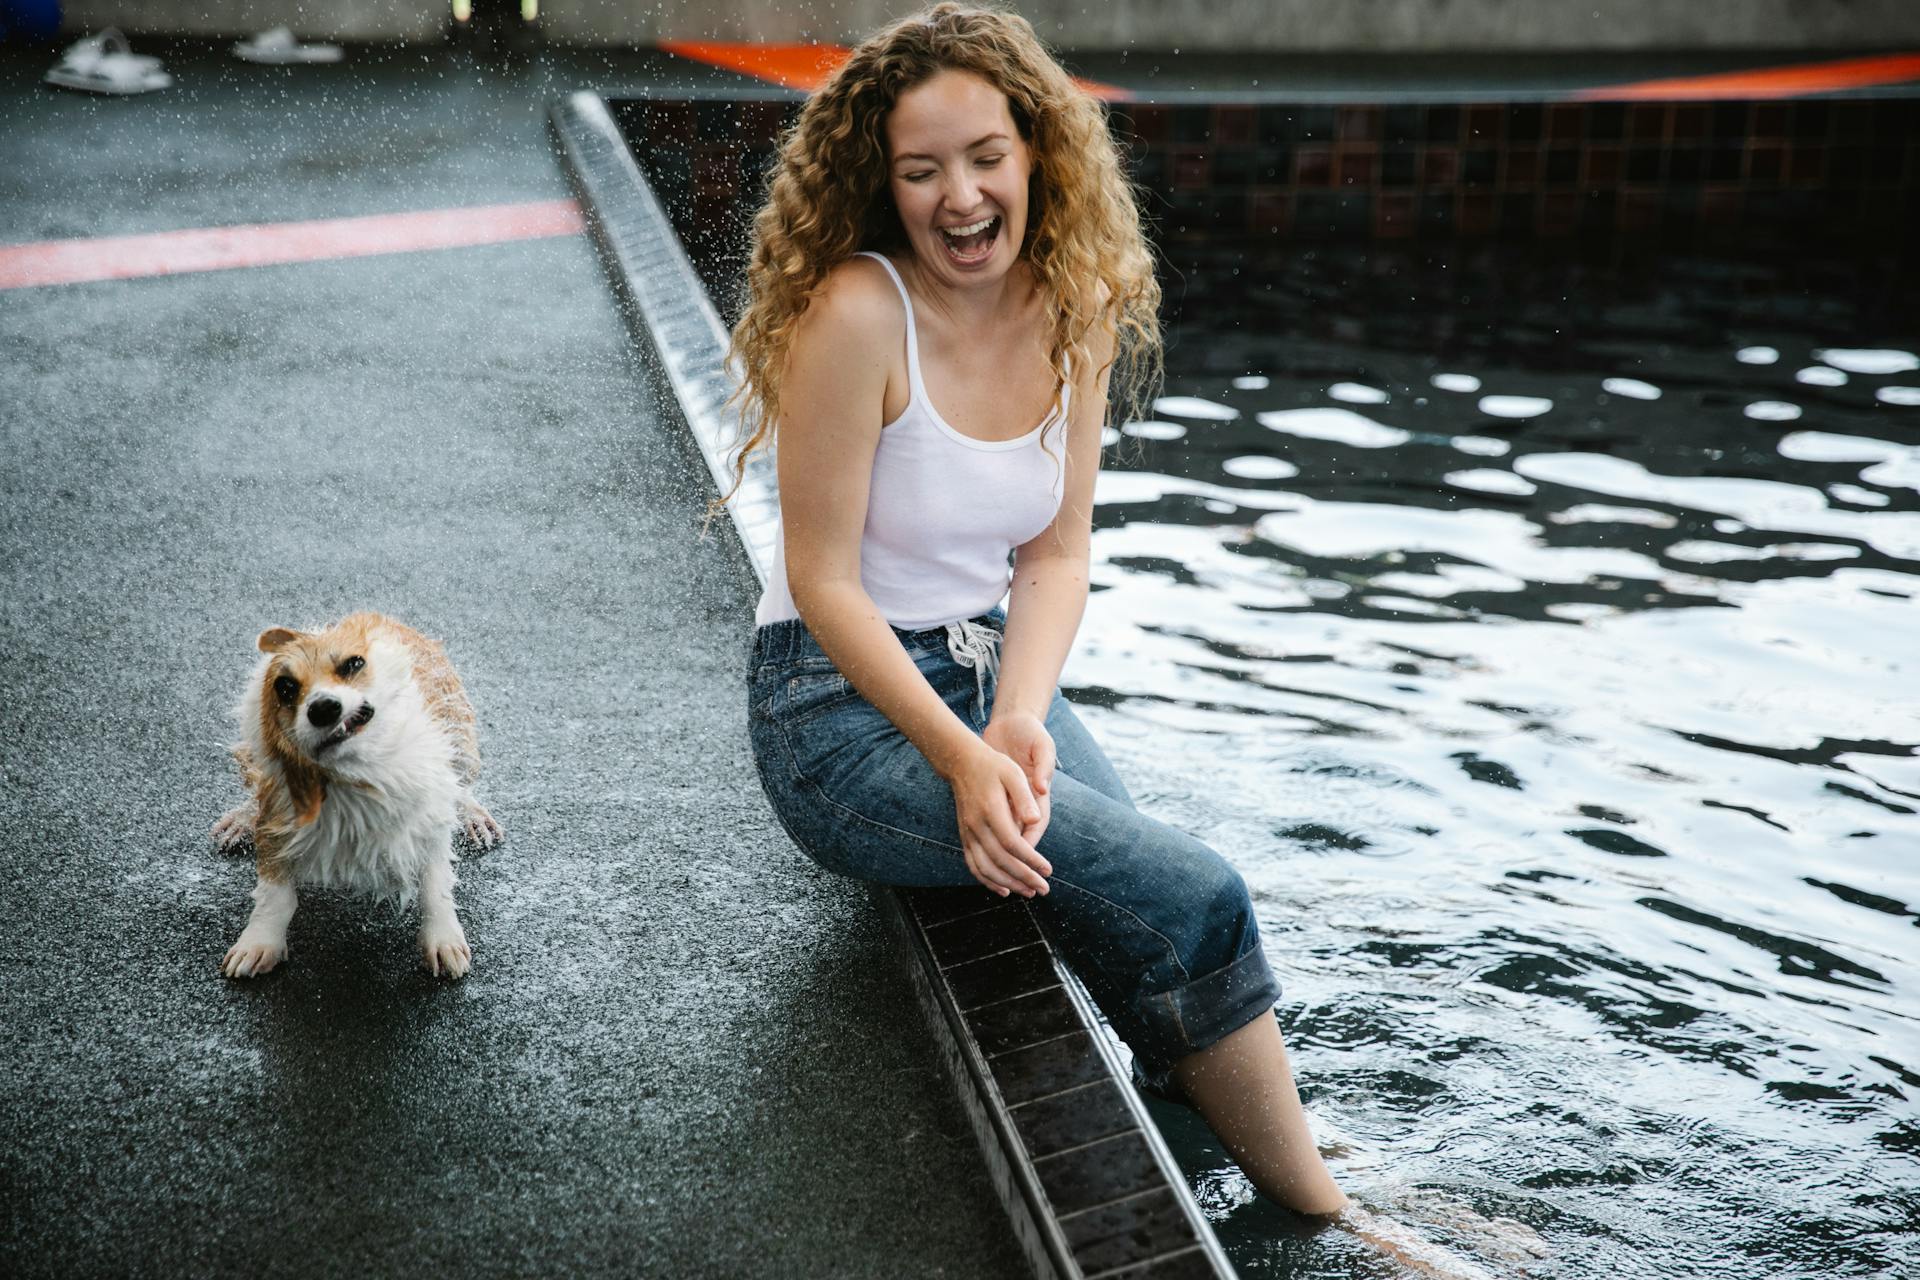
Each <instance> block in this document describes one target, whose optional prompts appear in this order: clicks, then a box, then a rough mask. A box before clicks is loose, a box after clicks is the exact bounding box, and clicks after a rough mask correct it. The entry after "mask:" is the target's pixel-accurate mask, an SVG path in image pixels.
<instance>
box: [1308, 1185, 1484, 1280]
mask: <svg viewBox="0 0 1920 1280" xmlns="http://www.w3.org/2000/svg"><path fill="white" fill-rule="evenodd" d="M1333 1225H1335V1226H1337V1227H1344V1228H1346V1229H1347V1230H1348V1231H1351V1232H1353V1234H1354V1235H1355V1236H1357V1237H1358V1238H1359V1239H1360V1240H1361V1241H1362V1242H1363V1243H1364V1244H1366V1245H1368V1246H1370V1247H1371V1248H1373V1249H1374V1250H1375V1251H1376V1252H1378V1253H1381V1254H1383V1255H1385V1256H1386V1257H1389V1258H1392V1259H1393V1260H1394V1261H1395V1262H1398V1263H1399V1264H1400V1265H1401V1266H1403V1267H1405V1268H1406V1269H1407V1270H1408V1271H1410V1272H1412V1273H1413V1274H1414V1275H1417V1276H1431V1277H1433V1278H1434V1280H1494V1277H1493V1276H1492V1275H1491V1274H1490V1273H1489V1272H1488V1271H1487V1270H1486V1269H1485V1268H1484V1267H1482V1266H1480V1265H1479V1264H1478V1263H1476V1262H1473V1261H1471V1260H1470V1259H1467V1258H1463V1257H1461V1256H1460V1255H1459V1254H1457V1253H1455V1252H1454V1251H1453V1250H1451V1249H1449V1248H1447V1247H1446V1246H1445V1245H1442V1244H1438V1243H1435V1242H1434V1241H1432V1240H1429V1239H1427V1238H1426V1237H1425V1236H1423V1235H1421V1234H1420V1233H1419V1232H1418V1231H1416V1230H1414V1229H1413V1228H1412V1227H1409V1226H1407V1225H1406V1224H1405V1223H1402V1222H1395V1221H1394V1220H1393V1219H1391V1218H1383V1217H1381V1216H1380V1215H1379V1214H1377V1213H1374V1212H1372V1211H1371V1210H1368V1209H1363V1208H1361V1207H1360V1206H1359V1205H1357V1204H1354V1203H1352V1202H1351V1201H1349V1202H1348V1204H1347V1207H1346V1208H1345V1209H1342V1210H1341V1211H1340V1213H1339V1214H1338V1215H1337V1216H1335V1217H1334V1218H1333Z"/></svg>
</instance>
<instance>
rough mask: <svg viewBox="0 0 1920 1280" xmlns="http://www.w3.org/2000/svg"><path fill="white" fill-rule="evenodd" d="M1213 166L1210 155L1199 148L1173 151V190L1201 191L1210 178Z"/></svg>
mask: <svg viewBox="0 0 1920 1280" xmlns="http://www.w3.org/2000/svg"><path fill="white" fill-rule="evenodd" d="M1212 175H1213V167H1212V164H1211V157H1210V156H1209V155H1208V154H1207V153H1206V152H1205V151H1201V150H1185V151H1176V152H1174V153H1173V189H1174V190H1175V191H1203V190H1205V189H1206V187H1207V184H1208V183H1209V182H1210V181H1211V180H1212Z"/></svg>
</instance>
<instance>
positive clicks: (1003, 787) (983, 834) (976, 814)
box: [947, 729, 1053, 898]
mask: <svg viewBox="0 0 1920 1280" xmlns="http://www.w3.org/2000/svg"><path fill="white" fill-rule="evenodd" d="M1041 732H1042V734H1044V733H1045V732H1046V731H1045V730H1044V729H1043V730H1041ZM1052 746H1053V744H1052V742H1051V741H1049V742H1048V743H1047V748H1048V750H1049V751H1051V750H1052ZM1049 768H1051V766H1049ZM947 783H948V785H950V786H951V787H952V788H953V807H954V814H955V817H956V818H957V819H958V821H959V824H960V846H961V848H962V850H964V851H965V853H966V859H967V870H968V871H970V872H972V873H973V878H974V879H976V880H978V881H979V882H980V883H981V884H983V885H985V886H986V887H987V888H988V889H990V890H992V891H993V892H994V893H997V894H999V895H1000V896H1001V897H1003V898H1004V897H1006V896H1007V895H1008V894H1010V893H1018V894H1019V895H1020V896H1021V897H1024V898H1031V897H1033V896H1034V895H1035V894H1040V893H1045V892H1046V891H1047V881H1046V877H1047V876H1050V875H1052V874H1053V866H1052V864H1050V863H1049V862H1048V861H1047V860H1046V859H1045V858H1043V857H1041V856H1040V852H1039V850H1037V849H1035V848H1034V847H1033V840H1036V839H1038V838H1039V836H1038V834H1037V833H1038V832H1039V831H1040V830H1043V829H1044V828H1045V825H1046V811H1045V810H1044V809H1043V808H1042V807H1041V803H1040V802H1039V801H1036V800H1035V799H1034V795H1033V790H1032V788H1031V787H1029V786H1028V784H1027V776H1026V774H1025V773H1024V772H1023V771H1022V770H1021V768H1020V766H1019V765H1017V764H1015V763H1014V762H1013V761H1012V760H1011V759H1009V758H1008V757H1007V756H1005V755H1002V754H1001V753H1000V751H999V750H998V749H996V748H994V747H992V746H990V745H987V744H986V743H985V742H984V740H982V741H981V742H980V743H979V745H978V746H976V748H975V749H974V750H973V751H970V752H968V753H967V754H966V755H965V756H964V757H962V758H961V760H960V762H959V763H958V764H957V765H956V766H955V767H954V769H953V771H952V773H951V774H949V775H948V777H947ZM1027 831H1033V832H1035V833H1036V834H1035V835H1034V836H1033V837H1032V838H1029V837H1027V836H1026V835H1025V834H1023V833H1024V832H1027Z"/></svg>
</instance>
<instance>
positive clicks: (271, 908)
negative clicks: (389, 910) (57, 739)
mask: <svg viewBox="0 0 1920 1280" xmlns="http://www.w3.org/2000/svg"><path fill="white" fill-rule="evenodd" d="M257 644H258V647H259V649H260V652H261V654H262V655H263V656H262V658H261V659H260V662H259V663H258V664H257V665H256V666H255V668H254V671H253V676H252V679H251V681H250V683H249V684H248V686H247V689H246V692H245V693H244V694H243V695H242V697H241V699H240V702H239V705H238V706H237V707H236V708H235V713H236V715H237V716H238V718H239V721H240V741H239V742H237V743H236V744H234V748H233V755H234V758H235V759H236V760H238V761H239V762H240V772H241V774H242V775H243V777H244V779H245V781H246V785H247V789H248V790H249V791H251V792H252V793H253V796H252V799H250V800H249V801H247V802H246V803H245V804H242V805H240V806H239V807H237V808H235V809H233V810H231V811H229V812H228V813H227V814H225V815H224V816H223V817H221V819H220V821H219V822H217V823H215V824H214V828H213V838H214V840H215V842H216V843H217V844H219V845H220V847H221V848H223V849H226V850H229V851H233V850H237V849H239V848H241V847H242V846H243V845H245V844H246V843H247V842H248V840H249V839H250V840H251V841H252V843H253V847H254V850H255V854H256V858H257V871H258V876H259V878H258V881H257V883H256V884H255V886H254V890H253V914H252V916H251V917H249V919H248V920H247V926H246V928H245V929H243V930H242V931H241V933H240V938H239V940H238V941H236V942H235V943H234V944H233V946H232V947H231V948H229V949H228V951H227V954H226V956H225V958H224V959H222V960H221V962H220V971H221V972H222V973H224V974H225V975H226V976H227V977H229V978H251V977H257V976H258V975H260V974H263V973H266V972H267V971H268V970H270V969H272V968H273V967H274V966H275V965H277V964H279V963H280V961H282V960H284V959H285V958H286V955H287V922H288V921H290V920H292V919H293V911H294V907H295V905H296V904H297V902H298V899H297V896H296V894H295V892H294V886H295V884H296V883H301V884H313V885H322V886H329V887H335V888H343V889H348V890H353V891H357V892H360V893H367V894H373V895H376V896H380V897H390V898H395V899H399V900H402V901H406V900H411V899H414V898H417V899H418V900H419V903H420V952H421V961H422V963H423V964H425V965H426V967H427V968H429V969H431V970H432V971H433V972H434V973H435V974H436V975H445V976H447V977H449V978H458V977H460V976H461V975H463V974H465V973H466V972H467V970H468V969H469V968H470V967H471V966H472V964H473V953H472V951H471V949H470V948H469V947H468V946H467V936H466V932H465V930H463V929H461V927H460V918H459V916H457V915H456V914H455V913H454V908H453V886H454V877H453V862H454V855H453V839H452V835H453V829H454V827H455V826H456V825H458V826H459V827H460V828H461V829H462V830H464V831H465V832H466V835H467V838H468V839H469V840H471V841H472V842H473V843H474V844H475V845H477V846H479V847H480V848H482V849H486V848H491V847H492V846H493V845H494V844H496V843H497V842H498V841H500V840H501V839H502V838H503V833H502V832H501V830H500V826H499V824H498V823H496V822H495V821H494V820H493V817H492V815H490V814H489V813H488V812H487V811H486V810H485V809H484V808H482V807H481V806H480V803H479V802H478V801H476V800H475V799H474V798H473V793H472V790H471V788H472V786H473V782H474V779H475V778H477V777H478V776H479V774H480V747H479V739H478V737H477V736H476V734H475V732H474V719H473V708H472V707H471V706H469V705H468V703H467V695H466V692H465V690H463V689H462V688H461V687H460V678H459V677H458V676H457V675H455V674H454V671H453V665H452V664H451V663H449V662H448V661H447V655H446V653H445V651H443V650H442V649H441V648H440V646H439V645H438V644H437V643H435V642H434V641H432V640H429V639H428V638H427V637H426V636H423V635H421V634H420V633H419V632H418V631H415V630H413V628H411V627H408V626H404V625H402V624H401V623H398V622H395V621H394V620H393V619H391V618H385V617H382V616H381V615H379V614H377V613H356V614H353V615H351V616H349V617H346V618H343V619H341V620H340V621H339V622H336V623H334V624H333V625H332V626H330V627H328V628H326V629H325V630H323V631H314V632H301V631H292V630H289V629H288V628H286V627H274V628H272V629H271V630H268V631H263V632H261V633H260V638H259V640H258V642H257Z"/></svg>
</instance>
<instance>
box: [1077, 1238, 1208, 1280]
mask: <svg viewBox="0 0 1920 1280" xmlns="http://www.w3.org/2000/svg"><path fill="white" fill-rule="evenodd" d="M1219 1274H1220V1272H1219V1271H1218V1269H1216V1268H1215V1267H1214V1265H1213V1259H1212V1258H1210V1257H1208V1256H1207V1251H1206V1250H1205V1249H1202V1248H1201V1247H1200V1246H1199V1245H1195V1246H1194V1247H1193V1248H1191V1249H1189V1250H1187V1251H1186V1252H1185V1253H1176V1254H1173V1255H1171V1256H1169V1257H1165V1258H1156V1259H1154V1260H1153V1261H1152V1262H1143V1263H1141V1264H1140V1265H1139V1266H1137V1267H1128V1268H1127V1269H1126V1270H1125V1271H1110V1272H1108V1273H1107V1274H1106V1275H1104V1276H1102V1277H1100V1280H1211V1278H1213V1277H1218V1276H1219Z"/></svg>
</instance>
